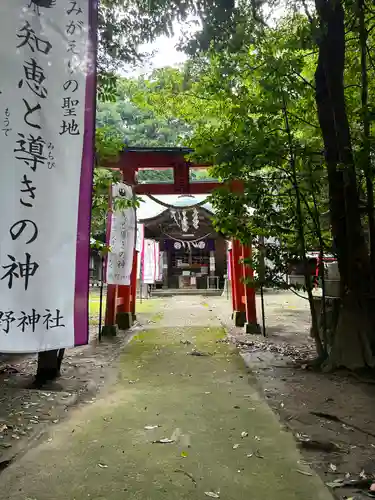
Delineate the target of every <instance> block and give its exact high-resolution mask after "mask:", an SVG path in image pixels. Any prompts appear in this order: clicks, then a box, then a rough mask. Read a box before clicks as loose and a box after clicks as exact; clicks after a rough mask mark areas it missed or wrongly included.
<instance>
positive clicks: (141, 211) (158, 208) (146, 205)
mask: <svg viewBox="0 0 375 500" xmlns="http://www.w3.org/2000/svg"><path fill="white" fill-rule="evenodd" d="M207 197H208V195H195V196H179V195H170V194H167V195H160V196H155V198H157V199H158V200H160V201H161V202H163V203H167V204H168V205H174V206H176V207H187V206H191V205H195V204H197V203H201V202H202V201H204V200H205V199H206V198H207ZM139 198H141V200H142V201H141V203H140V206H139V208H137V220H139V221H145V220H148V219H153V218H154V217H157V216H158V215H160V214H162V213H163V212H165V211H167V210H169V209H168V208H167V207H165V206H163V205H159V204H158V203H156V202H155V201H154V200H151V199H150V198H149V197H148V196H145V195H141V196H139ZM200 207H202V208H204V209H205V210H207V211H208V212H211V213H214V210H213V207H212V205H211V203H210V202H208V201H207V203H204V204H203V205H200Z"/></svg>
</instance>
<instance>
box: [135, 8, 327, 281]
mask: <svg viewBox="0 0 375 500" xmlns="http://www.w3.org/2000/svg"><path fill="white" fill-rule="evenodd" d="M291 32H292V34H293V33H298V34H301V33H306V32H308V29H307V26H306V21H305V20H304V18H303V17H302V16H300V15H295V16H294V17H293V18H292V19H286V20H285V21H284V22H283V23H281V24H280V27H279V28H278V29H277V30H269V31H267V30H266V31H264V32H263V35H262V37H261V38H260V39H258V40H257V44H256V45H254V44H253V41H254V37H253V35H252V36H251V37H249V38H248V41H247V43H243V44H242V47H241V50H240V51H238V52H235V53H233V50H232V49H231V48H228V49H227V50H222V51H221V52H220V53H218V52H217V51H214V50H212V51H210V52H209V53H206V54H205V55H204V57H203V58H202V59H201V60H195V61H194V62H193V63H192V62H190V63H189V64H188V65H187V67H186V68H185V69H184V70H178V69H171V68H164V69H162V70H157V71H155V72H154V74H153V75H152V78H150V80H149V81H148V82H146V84H145V86H144V88H143V89H140V90H139V92H138V93H136V94H135V96H134V99H135V100H136V102H137V103H138V104H139V105H142V106H144V107H145V108H146V109H152V110H153V111H154V112H155V113H158V114H160V115H161V116H163V117H165V118H168V117H169V116H177V117H178V118H180V119H182V120H184V121H185V122H187V123H189V124H190V126H191V127H192V129H193V130H194V133H193V135H192V136H191V138H190V140H189V145H190V146H192V147H193V148H194V150H195V153H194V159H196V160H197V161H202V162H210V163H212V164H213V168H212V175H213V176H214V177H216V178H220V179H222V180H223V181H225V182H229V183H230V182H231V181H238V180H239V181H242V182H243V185H244V191H243V193H238V192H231V191H230V190H228V189H227V188H223V189H220V190H217V191H216V192H215V193H213V195H212V196H211V202H212V203H213V205H214V207H215V210H216V216H215V224H216V227H217V229H218V230H220V231H222V232H223V233H224V234H226V235H227V236H232V237H236V238H239V239H240V240H241V241H244V242H249V241H250V240H253V241H255V242H258V243H259V241H261V240H262V241H263V239H265V241H266V244H265V252H266V257H267V259H268V261H269V262H272V266H271V267H272V268H273V270H274V272H273V277H272V278H273V279H274V280H276V281H277V283H278V284H280V280H279V276H280V273H281V271H282V269H281V268H282V267H284V268H285V265H286V258H285V257H286V256H288V257H292V256H299V257H303V254H304V249H305V246H307V248H308V249H310V250H312V249H319V248H320V246H321V244H322V243H323V244H324V247H325V250H327V249H330V247H331V239H330V236H329V233H328V232H327V231H326V230H323V229H322V227H323V228H324V226H325V225H326V223H325V221H324V219H322V213H324V212H326V211H327V210H328V200H327V192H326V184H325V182H324V180H325V172H324V169H323V168H322V162H323V157H322V155H321V153H320V152H321V150H322V141H321V137H320V134H319V127H318V123H317V117H316V109H315V105H314V88H313V85H312V84H311V83H310V81H311V79H312V68H313V66H314V63H315V58H316V56H315V55H314V54H311V49H310V47H309V43H308V40H306V38H307V35H304V37H303V39H302V40H298V39H297V38H293V37H291ZM243 42H244V41H243ZM305 47H307V48H305ZM286 120H287V121H286ZM288 128H290V131H288ZM289 134H290V135H291V139H290V138H289ZM292 159H293V168H292V161H291V160H292ZM297 191H298V195H299V196H300V197H301V199H302V207H301V210H302V218H303V220H304V225H305V230H304V235H303V241H302V240H301V233H300V225H299V223H298V217H297V215H296V214H297V212H296V203H297ZM249 207H251V208H252V210H251V211H250V210H249ZM276 250H277V251H276ZM269 278H270V279H271V276H269Z"/></svg>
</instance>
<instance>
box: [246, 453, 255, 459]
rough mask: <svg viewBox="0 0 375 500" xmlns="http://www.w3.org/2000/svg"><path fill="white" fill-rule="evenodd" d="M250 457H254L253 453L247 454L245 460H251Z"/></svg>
mask: <svg viewBox="0 0 375 500" xmlns="http://www.w3.org/2000/svg"><path fill="white" fill-rule="evenodd" d="M252 456H254V453H248V454H247V455H246V457H247V458H251V457H252Z"/></svg>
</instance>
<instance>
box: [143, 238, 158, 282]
mask: <svg viewBox="0 0 375 500" xmlns="http://www.w3.org/2000/svg"><path fill="white" fill-rule="evenodd" d="M155 271H156V262H155V241H154V240H149V239H145V240H144V243H143V261H142V281H143V283H146V284H148V285H152V284H153V283H155Z"/></svg>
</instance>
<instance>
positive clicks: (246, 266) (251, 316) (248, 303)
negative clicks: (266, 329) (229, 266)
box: [241, 245, 260, 334]
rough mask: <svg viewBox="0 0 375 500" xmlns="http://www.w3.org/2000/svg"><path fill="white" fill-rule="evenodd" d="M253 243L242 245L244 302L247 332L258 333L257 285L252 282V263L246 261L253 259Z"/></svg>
mask: <svg viewBox="0 0 375 500" xmlns="http://www.w3.org/2000/svg"><path fill="white" fill-rule="evenodd" d="M251 254H252V249H251V245H242V259H241V261H242V276H243V280H244V302H245V311H246V323H245V332H246V333H253V334H258V333H260V326H259V324H258V321H257V310H256V297H255V287H254V284H253V283H252V280H253V279H254V270H253V268H252V266H251V264H250V263H248V262H247V263H246V262H245V261H246V260H248V259H251Z"/></svg>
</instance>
